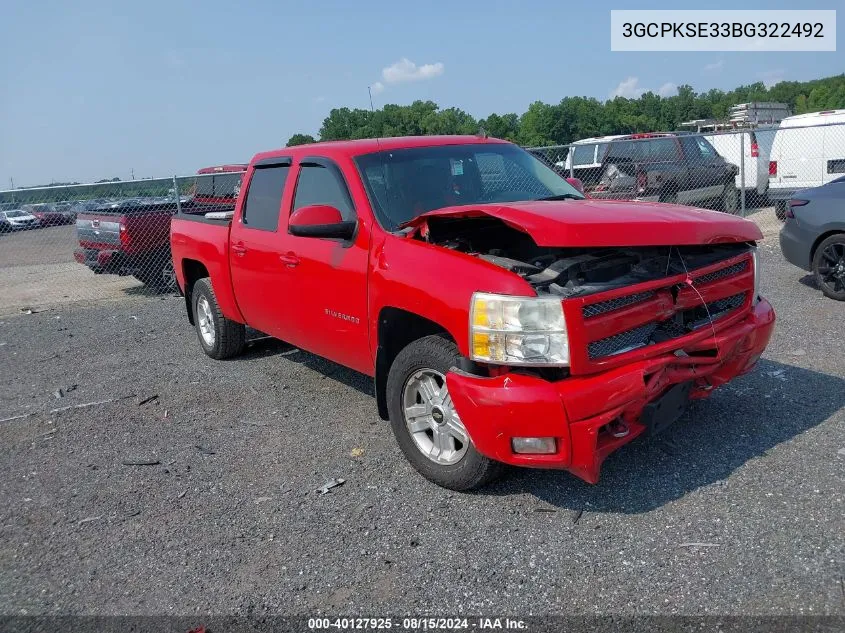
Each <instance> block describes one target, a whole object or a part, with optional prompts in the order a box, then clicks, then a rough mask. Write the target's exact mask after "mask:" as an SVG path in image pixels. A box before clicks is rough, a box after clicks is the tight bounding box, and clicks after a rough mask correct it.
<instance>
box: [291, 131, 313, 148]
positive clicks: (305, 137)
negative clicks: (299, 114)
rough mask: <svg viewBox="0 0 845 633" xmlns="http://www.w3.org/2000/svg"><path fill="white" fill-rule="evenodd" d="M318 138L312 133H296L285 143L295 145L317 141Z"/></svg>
mask: <svg viewBox="0 0 845 633" xmlns="http://www.w3.org/2000/svg"><path fill="white" fill-rule="evenodd" d="M316 142H317V139H315V138H314V137H313V136H311V135H310V134H294V135H293V136H291V137H290V138H289V139H288V142H287V143H286V144H285V147H293V146H294V145H306V144H308V143H316Z"/></svg>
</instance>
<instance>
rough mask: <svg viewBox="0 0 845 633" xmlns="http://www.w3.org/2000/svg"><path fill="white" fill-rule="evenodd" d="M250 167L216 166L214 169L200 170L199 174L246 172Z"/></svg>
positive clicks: (243, 165)
mask: <svg viewBox="0 0 845 633" xmlns="http://www.w3.org/2000/svg"><path fill="white" fill-rule="evenodd" d="M247 167H248V165H246V164H244V163H234V164H229V165H216V166H214V167H203V168H202V169H198V170H197V173H198V174H219V173H225V172H227V171H229V172H231V171H246V168H247Z"/></svg>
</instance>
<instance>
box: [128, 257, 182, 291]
mask: <svg viewBox="0 0 845 633" xmlns="http://www.w3.org/2000/svg"><path fill="white" fill-rule="evenodd" d="M132 276H133V277H135V279H137V280H138V281H140V282H141V283H142V284H144V285H145V286H148V287H150V288H156V289H157V290H164V291H167V292H175V291H176V274H175V273H174V271H173V258H172V257H171V256H170V252H169V251H168V252H167V253H160V254H158V255H157V256H154V257H151V258H149V259H148V260H147V261H146V262H145V263H144V264H143V265H142V266H141V267H140V268H138V269H137V270H135V272H134V273H132Z"/></svg>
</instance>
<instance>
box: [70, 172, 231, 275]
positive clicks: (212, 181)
mask: <svg viewBox="0 0 845 633" xmlns="http://www.w3.org/2000/svg"><path fill="white" fill-rule="evenodd" d="M245 169H246V165H237V164H235V165H220V166H217V167H205V168H203V169H200V170H199V171H198V172H197V178H196V180H195V182H194V185H193V188H192V191H191V196H190V197H189V198H182V199H180V204H177V202H176V198H175V196H176V195H177V194H176V193H174V194H173V196H170V197H163V198H162V197H159V198H155V197H147V198H128V199H123V200H115V201H113V202H107V203H103V204H101V205H98V206H97V208H95V209H90V210H87V211H83V212H82V213H79V214H78V215H77V217H76V232H77V236H78V238H79V247H78V248H77V249H76V250H75V251H74V259H75V260H76V261H77V262H79V263H80V264H84V265H85V266H87V267H88V268H89V269H91V270H92V271H93V272H94V273H95V274H104V273H106V274H116V275H133V276H134V277H135V278H136V279H138V280H139V281H141V282H142V283H143V284H145V285H147V286H151V287H157V288H161V289H165V290H175V289H176V279H175V277H174V275H173V259H172V258H171V256H170V239H169V237H170V220H171V218H172V217H173V215H174V214H175V213H176V211H177V208H179V207H180V206H181V208H182V210H183V211H184V212H186V213H194V212H196V213H201V214H205V213H207V212H209V211H227V210H231V209H232V208H233V206H234V203H235V198H236V197H237V193H238V187H239V186H240V180H241V176H242V174H243V171H244V170H245Z"/></svg>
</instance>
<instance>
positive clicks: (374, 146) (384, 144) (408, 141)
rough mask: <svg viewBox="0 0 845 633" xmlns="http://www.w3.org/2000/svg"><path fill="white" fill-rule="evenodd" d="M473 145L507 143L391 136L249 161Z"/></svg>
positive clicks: (468, 137) (455, 137)
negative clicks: (310, 155) (319, 154)
mask: <svg viewBox="0 0 845 633" xmlns="http://www.w3.org/2000/svg"><path fill="white" fill-rule="evenodd" d="M470 143H473V144H477V143H491V144H507V143H508V141H502V140H500V139H497V138H487V137H483V136H472V135H457V134H456V135H442V136H394V137H390V138H379V139H373V138H367V139H357V140H354V141H322V142H320V143H309V144H307V145H296V146H294V147H285V148H282V149H274V150H271V151H269V152H261V153H259V154H256V155H255V156H254V157H253V159H252V160H253V161H258V160H263V159H265V158H279V157H282V156H301V155H306V156H307V155H309V154H313V153H314V150H318V153H321V154H327V155H331V154H336V155H344V156H360V155H362V154H372V153H374V152H381V151H389V150H397V149H412V148H415V147H436V146H440V145H466V144H470Z"/></svg>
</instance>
